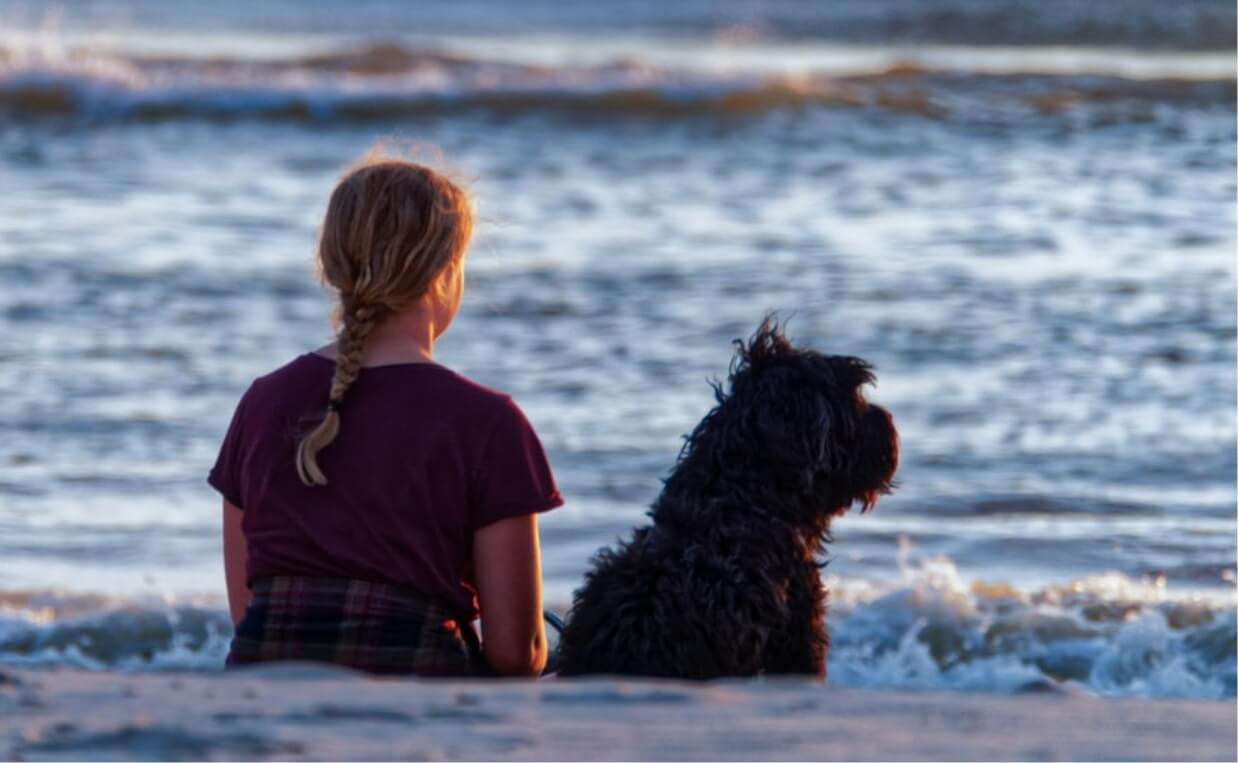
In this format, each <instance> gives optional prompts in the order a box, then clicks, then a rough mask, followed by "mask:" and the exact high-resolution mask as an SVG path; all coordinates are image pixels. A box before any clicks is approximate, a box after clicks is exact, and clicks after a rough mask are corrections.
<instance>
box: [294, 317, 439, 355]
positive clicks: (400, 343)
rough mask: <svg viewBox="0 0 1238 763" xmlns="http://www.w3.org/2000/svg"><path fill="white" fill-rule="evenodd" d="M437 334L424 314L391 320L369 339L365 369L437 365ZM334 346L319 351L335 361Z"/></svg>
mask: <svg viewBox="0 0 1238 763" xmlns="http://www.w3.org/2000/svg"><path fill="white" fill-rule="evenodd" d="M439 333H441V331H436V327H435V325H434V322H433V320H431V319H430V316H429V315H427V314H426V313H425V312H424V311H421V310H410V311H406V312H399V313H394V314H392V315H389V316H387V318H385V319H384V320H383V321H382V322H381V323H379V324H378V325H377V326H375V327H374V328H373V330H371V331H370V335H369V336H368V337H366V340H365V349H364V350H363V351H362V353H361V366H362V368H365V367H369V366H388V365H394V364H397V363H433V362H434V339H435V338H436V337H437V336H438V334H439ZM337 353H338V348H337V347H336V346H335V344H334V343H332V344H329V345H327V346H326V347H322V348H320V349H319V350H318V354H319V355H325V356H326V357H329V358H335V356H336V354H337Z"/></svg>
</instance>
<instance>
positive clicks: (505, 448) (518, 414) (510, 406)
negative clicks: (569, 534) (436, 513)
mask: <svg viewBox="0 0 1238 763" xmlns="http://www.w3.org/2000/svg"><path fill="white" fill-rule="evenodd" d="M474 479H475V482H474V486H473V490H472V491H471V492H472V500H471V503H472V505H471V506H470V513H471V524H472V526H473V529H474V530H476V529H478V528H480V527H485V526H486V525H489V524H493V523H494V522H498V521H500V520H503V519H510V518H511V517H517V516H521V515H523V514H539V513H541V512H543V511H549V510H550V509H554V508H557V507H559V506H562V505H563V498H562V497H561V496H560V495H559V489H558V488H557V487H556V486H555V480H554V475H553V474H551V471H550V462H549V461H547V459H546V451H545V450H544V449H543V448H542V443H541V440H539V439H538V437H537V433H536V432H534V431H533V426H532V425H531V424H530V423H529V420H528V419H527V418H525V415H524V412H522V411H521V410H520V408H519V407H518V406H517V405H516V403H515V402H513V401H512V400H510V399H508V400H507V402H506V405H505V406H504V407H503V409H502V411H501V413H500V415H499V416H498V420H497V421H496V422H495V424H494V427H493V429H492V430H491V432H490V435H489V437H488V438H487V439H486V441H485V445H484V447H483V449H482V452H481V458H480V459H479V463H478V465H477V468H476V472H475V478H474Z"/></svg>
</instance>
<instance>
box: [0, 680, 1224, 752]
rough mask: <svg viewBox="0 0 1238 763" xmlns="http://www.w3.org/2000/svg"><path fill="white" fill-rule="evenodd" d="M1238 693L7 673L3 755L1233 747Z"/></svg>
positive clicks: (2, 697) (0, 705)
mask: <svg viewBox="0 0 1238 763" xmlns="http://www.w3.org/2000/svg"><path fill="white" fill-rule="evenodd" d="M1236 735H1238V721H1236V719H1235V703H1234V701H1218V702H1208V701H1195V700H1143V699H1097V698H1094V697H1090V696H1083V695H1077V694H1070V693H1063V692H1059V691H1048V692H1045V693H1038V694H1025V695H1018V696H995V695H989V694H955V693H948V692H925V693H905V692H863V691H854V690H841V689H832V688H825V689H823V688H822V687H820V686H818V685H813V684H810V683H801V682H798V681H787V682H782V681H779V682H774V681H766V682H758V683H752V682H742V683H741V682H718V683H713V684H709V685H703V686H700V685H687V684H680V683H674V682H649V681H640V682H636V681H616V680H593V681H583V682H582V681H571V682H569V681H555V680H550V681H542V682H537V683H530V682H505V683H479V682H426V681H412V680H373V679H367V678H362V677H359V676H357V675H356V674H352V673H349V672H346V671H342V670H336V669H333V668H322V667H317V666H309V665H283V666H276V667H263V668H259V669H256V670H252V671H245V672H241V673H231V674H120V673H87V672H80V671H73V670H58V671H34V670H14V669H10V668H6V669H4V670H3V671H2V672H0V759H4V760H43V759H92V760H106V759H144V760H199V759H238V758H239V759H306V760H355V759H367V760H381V759H420V760H461V759H463V760H493V759H504V760H507V759H511V760H623V759H631V760H649V759H666V760H698V759H708V760H726V759H752V760H758V759H779V760H848V759H866V760H1235V759H1236V758H1238V742H1236V741H1235V740H1236Z"/></svg>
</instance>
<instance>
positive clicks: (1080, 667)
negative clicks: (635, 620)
mask: <svg viewBox="0 0 1238 763" xmlns="http://www.w3.org/2000/svg"><path fill="white" fill-rule="evenodd" d="M829 582H830V587H831V589H832V591H831V605H830V614H829V618H828V619H829V629H830V636H831V640H832V642H833V644H832V647H831V651H830V659H829V680H830V683H831V685H837V686H848V687H860V688H872V689H950V690H962V691H981V692H1000V693H1012V692H1023V691H1044V690H1066V691H1082V692H1087V693H1093V694H1097V695H1103V696H1132V695H1133V696H1150V697H1194V698H1225V697H1234V696H1235V686H1236V683H1238V673H1236V670H1238V668H1236V666H1235V649H1236V647H1238V621H1236V619H1235V607H1234V605H1233V602H1232V600H1231V601H1228V602H1227V601H1217V600H1205V599H1202V598H1199V597H1191V598H1174V597H1170V596H1168V595H1167V593H1166V591H1165V589H1164V587H1163V583H1162V582H1158V581H1156V580H1152V581H1142V582H1141V581H1136V580H1133V579H1131V578H1128V577H1126V576H1123V575H1119V574H1116V573H1113V574H1108V575H1103V576H1098V577H1091V578H1087V579H1083V580H1077V581H1072V582H1069V583H1066V584H1063V585H1055V586H1049V587H1045V588H1042V589H1038V590H1035V591H1020V590H1018V589H1016V588H1014V587H1012V586H1010V585H1007V584H1004V583H986V582H983V581H974V582H971V583H966V582H964V581H963V580H961V579H960V577H959V574H958V571H957V569H956V568H955V567H954V565H953V563H952V562H950V560H948V559H944V558H937V559H932V560H928V561H926V562H923V563H921V564H919V565H918V566H916V567H915V568H910V567H907V568H905V569H904V579H903V581H902V582H900V583H897V584H873V583H863V582H854V583H851V584H849V585H843V584H841V583H839V582H838V581H829ZM230 638H231V625H230V624H229V622H228V617H227V615H226V613H225V611H224V609H223V607H222V606H221V602H219V601H218V600H212V599H209V598H207V599H178V598H174V597H173V598H160V597H139V598H116V597H103V596H88V595H73V594H62V593H56V592H51V591H42V592H9V593H2V594H0V664H8V665H16V666H61V665H63V666H71V667H76V668H83V669H89V670H120V671H214V670H218V669H220V667H221V666H222V664H223V659H224V656H225V655H226V653H227V649H228V642H229V639H230Z"/></svg>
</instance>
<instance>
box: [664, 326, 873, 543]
mask: <svg viewBox="0 0 1238 763" xmlns="http://www.w3.org/2000/svg"><path fill="white" fill-rule="evenodd" d="M736 345H737V352H736V357H735V360H734V361H733V363H732V365H731V373H730V378H729V380H728V385H727V387H728V388H727V389H724V388H723V387H722V386H721V385H719V386H717V388H716V394H717V399H718V405H717V407H715V408H714V409H713V410H712V411H710V413H709V415H708V416H706V418H705V420H704V421H702V422H701V424H700V426H699V427H698V428H697V430H696V431H695V432H693V434H692V435H690V436H689V438H688V442H687V443H686V444H685V451H684V453H683V454H681V465H685V466H686V462H687V461H689V460H693V461H697V462H698V463H697V466H698V467H699V466H703V465H704V464H702V463H701V461H702V458H701V457H704V459H703V460H704V461H705V462H707V463H708V468H709V469H710V470H711V471H713V472H714V473H715V475H716V477H717V478H718V479H720V480H721V481H723V482H726V483H731V488H730V489H734V490H737V491H742V492H744V493H746V494H748V495H749V496H750V498H751V500H752V501H753V502H754V503H757V502H760V503H764V504H766V505H765V506H764V507H763V508H764V509H765V510H766V511H770V512H771V513H775V514H776V515H780V517H781V518H782V519H784V520H786V521H788V522H791V523H794V524H797V525H801V526H810V527H811V526H817V525H818V524H819V523H821V522H823V521H824V522H826V523H827V525H828V519H829V517H832V516H834V515H836V514H840V513H842V512H844V511H846V510H847V509H848V508H850V507H851V506H852V505H853V504H854V503H857V502H858V503H859V504H860V506H861V507H862V508H863V509H864V510H868V509H870V508H872V507H873V505H874V504H876V502H877V498H878V497H879V496H880V495H882V494H885V493H888V492H890V489H891V485H892V481H893V479H894V471H895V469H896V468H897V466H898V432H897V431H896V430H895V428H894V419H893V418H892V417H891V416H890V413H889V411H887V410H886V409H884V408H882V407H881V406H878V405H874V404H871V403H869V402H868V401H867V400H866V399H865V397H864V391H863V387H864V386H865V385H866V384H871V383H873V382H874V381H875V378H876V377H875V376H874V374H873V368H872V366H870V365H869V364H868V363H867V362H865V361H864V360H862V359H860V358H855V357H848V356H842V355H825V354H822V353H820V352H816V351H814V350H811V349H808V348H804V347H795V346H793V345H792V344H791V342H790V341H788V340H787V338H786V337H785V336H784V335H783V333H782V330H781V328H780V327H779V326H778V324H777V323H776V322H775V321H773V320H771V319H769V318H767V319H766V320H765V321H764V322H762V324H761V326H760V327H759V328H758V329H757V331H756V333H755V334H753V336H752V338H751V339H749V340H748V341H747V342H743V341H740V340H736Z"/></svg>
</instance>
